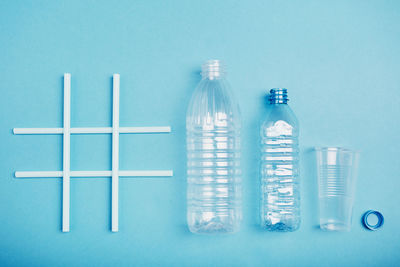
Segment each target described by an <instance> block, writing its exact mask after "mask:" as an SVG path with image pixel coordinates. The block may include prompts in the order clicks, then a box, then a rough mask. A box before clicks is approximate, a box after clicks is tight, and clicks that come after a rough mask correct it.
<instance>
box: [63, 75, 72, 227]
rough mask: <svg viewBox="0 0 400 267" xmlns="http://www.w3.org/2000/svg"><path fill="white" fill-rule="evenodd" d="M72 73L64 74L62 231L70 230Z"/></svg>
mask: <svg viewBox="0 0 400 267" xmlns="http://www.w3.org/2000/svg"><path fill="white" fill-rule="evenodd" d="M70 116H71V74H69V73H65V74H64V136H63V181H62V183H63V199H62V201H63V210H62V231H63V232H69V204H70V203H69V198H70V134H71V132H70V127H71V125H70V124H71V120H70V119H71V117H70Z"/></svg>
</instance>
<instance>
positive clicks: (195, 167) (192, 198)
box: [186, 78, 242, 233]
mask: <svg viewBox="0 0 400 267" xmlns="http://www.w3.org/2000/svg"><path fill="white" fill-rule="evenodd" d="M228 90H229V88H228V87H227V85H226V82H225V81H224V79H219V78H218V79H212V80H210V79H208V78H205V79H204V78H203V80H202V81H201V82H200V84H199V86H198V87H197V88H196V90H195V92H194V94H193V97H192V100H191V102H190V104H189V108H188V112H187V118H186V134H187V137H186V138H187V139H186V141H187V142H186V143H187V221H188V226H189V229H190V231H191V232H194V233H229V232H235V231H237V230H238V228H239V225H240V221H241V217H242V211H241V171H240V118H239V110H238V107H237V105H236V104H235V103H234V100H233V99H232V98H233V97H232V95H231V94H230V92H229V91H228Z"/></svg>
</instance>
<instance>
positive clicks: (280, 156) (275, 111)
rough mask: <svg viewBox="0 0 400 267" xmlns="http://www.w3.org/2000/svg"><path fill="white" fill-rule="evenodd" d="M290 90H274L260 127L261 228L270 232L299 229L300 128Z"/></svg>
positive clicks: (271, 92)
mask: <svg viewBox="0 0 400 267" xmlns="http://www.w3.org/2000/svg"><path fill="white" fill-rule="evenodd" d="M287 101H288V98H287V90H286V89H284V88H275V89H271V91H270V96H269V102H270V106H269V111H268V115H267V118H266V120H265V121H264V123H263V124H262V126H261V207H260V213H261V225H262V227H263V228H265V229H266V230H269V231H282V232H286V231H295V230H297V229H298V228H299V227H300V188H299V186H300V185H299V142H298V136H299V126H298V125H299V124H298V121H297V119H296V116H295V115H294V113H293V111H292V110H291V109H290V107H289V106H288V104H287Z"/></svg>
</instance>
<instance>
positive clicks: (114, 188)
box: [111, 74, 119, 232]
mask: <svg viewBox="0 0 400 267" xmlns="http://www.w3.org/2000/svg"><path fill="white" fill-rule="evenodd" d="M112 128H113V129H112V177H111V231H113V232H118V178H119V177H118V175H119V174H118V169H119V166H118V165H119V157H118V155H119V74H114V75H113V125H112Z"/></svg>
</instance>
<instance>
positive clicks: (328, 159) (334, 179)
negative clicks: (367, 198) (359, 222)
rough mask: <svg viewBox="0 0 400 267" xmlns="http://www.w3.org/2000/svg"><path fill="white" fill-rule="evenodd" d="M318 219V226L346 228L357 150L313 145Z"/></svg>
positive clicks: (348, 224)
mask: <svg viewBox="0 0 400 267" xmlns="http://www.w3.org/2000/svg"><path fill="white" fill-rule="evenodd" d="M315 150H316V154H317V171H318V194H319V219H320V227H321V229H322V230H327V231H350V229H351V220H352V213H353V202H354V197H355V192H356V180H357V170H358V160H359V152H357V151H353V150H350V149H346V148H341V147H317V148H315Z"/></svg>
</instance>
